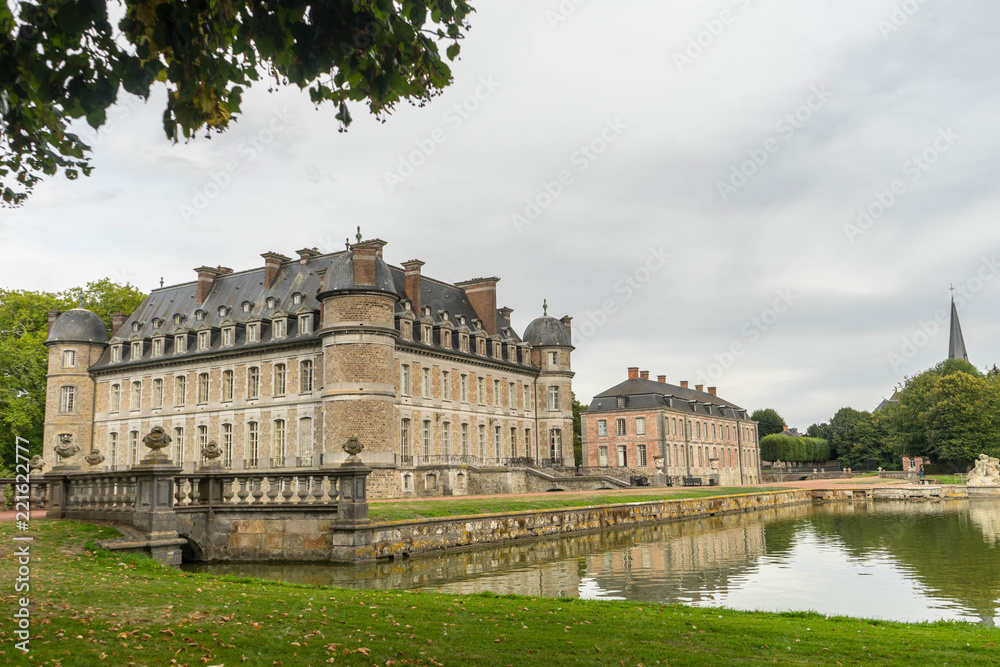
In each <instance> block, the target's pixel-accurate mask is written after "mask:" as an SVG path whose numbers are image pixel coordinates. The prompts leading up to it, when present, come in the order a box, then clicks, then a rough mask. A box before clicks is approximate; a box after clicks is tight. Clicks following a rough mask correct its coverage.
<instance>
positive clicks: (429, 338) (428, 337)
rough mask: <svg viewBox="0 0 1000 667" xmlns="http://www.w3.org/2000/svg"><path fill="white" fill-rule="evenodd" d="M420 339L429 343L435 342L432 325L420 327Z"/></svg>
mask: <svg viewBox="0 0 1000 667" xmlns="http://www.w3.org/2000/svg"><path fill="white" fill-rule="evenodd" d="M420 340H421V341H422V342H424V343H427V344H428V345H433V344H434V339H433V334H432V330H431V325H429V324H424V325H423V326H421V328H420Z"/></svg>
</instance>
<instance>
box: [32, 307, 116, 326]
mask: <svg viewBox="0 0 1000 667" xmlns="http://www.w3.org/2000/svg"><path fill="white" fill-rule="evenodd" d="M45 314H46V315H48V316H49V331H52V325H53V324H55V322H56V318H57V317H59V316H60V315H62V313H60V312H59V311H58V310H55V309H53V310H50V311H47V312H46V313H45ZM124 321H125V320H122V322H124Z"/></svg>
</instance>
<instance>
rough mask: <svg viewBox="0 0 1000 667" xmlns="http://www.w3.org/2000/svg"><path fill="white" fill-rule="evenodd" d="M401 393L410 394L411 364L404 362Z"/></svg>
mask: <svg viewBox="0 0 1000 667" xmlns="http://www.w3.org/2000/svg"><path fill="white" fill-rule="evenodd" d="M399 393H400V394H402V395H403V396H409V395H410V365H409V364H403V365H402V366H401V367H400V375H399Z"/></svg>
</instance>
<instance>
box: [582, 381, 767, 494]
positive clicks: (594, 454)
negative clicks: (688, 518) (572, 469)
mask: <svg viewBox="0 0 1000 667" xmlns="http://www.w3.org/2000/svg"><path fill="white" fill-rule="evenodd" d="M703 389H704V387H703V386H702V385H697V386H696V387H695V388H694V389H691V388H690V387H689V386H688V383H687V382H686V381H683V382H681V383H680V386H677V385H672V384H668V383H667V379H666V376H663V375H660V376H658V378H657V380H655V381H654V380H650V379H649V372H648V371H640V370H639V368H638V367H631V368H629V369H628V379H627V380H625V381H624V382H622V383H621V384H618V385H615V386H614V387H611V388H610V389H608V390H606V391H603V392H601V393H600V394H598V395H597V396H595V397H594V400H593V401H591V403H590V406H589V407H588V408H587V410H586V411H585V412H584V413H583V415H582V437H583V456H584V465H585V466H587V467H591V468H603V469H607V470H609V472H614V473H616V474H618V475H621V474H622V472H623V471H624V470H628V471H629V472H631V473H632V474H634V475H637V476H650V475H655V474H656V473H657V470H658V469H659V468H660V467H662V470H663V473H664V474H665V475H666V477H667V478H668V479H669V480H670V482H671V483H674V484H682V483H684V481H685V478H687V479H688V480H691V479H692V478H694V479H697V480H699V482H700V483H702V484H706V485H707V484H719V485H724V486H731V485H740V484H758V483H759V482H760V456H759V452H760V450H759V447H758V441H757V422H754V421H752V420H750V418H749V416H748V414H747V411H746V410H745V409H744V408H741V407H739V406H738V405H735V404H733V403H730V402H729V401H726V400H723V399H722V398H720V397H719V396H718V394H717V392H716V388H715V387H709V388H708V391H703Z"/></svg>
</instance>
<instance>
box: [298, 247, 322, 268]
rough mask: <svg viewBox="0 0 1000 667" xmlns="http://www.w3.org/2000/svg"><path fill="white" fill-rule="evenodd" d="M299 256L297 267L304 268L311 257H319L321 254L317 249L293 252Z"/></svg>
mask: <svg viewBox="0 0 1000 667" xmlns="http://www.w3.org/2000/svg"><path fill="white" fill-rule="evenodd" d="M295 252H296V253H297V254H298V256H299V265H300V266H305V265H306V264H308V263H309V260H310V259H312V258H313V257H319V256H320V255H322V254H323V253H321V252H320V251H319V250H318V249H317V248H303V249H302V250H296V251H295Z"/></svg>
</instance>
